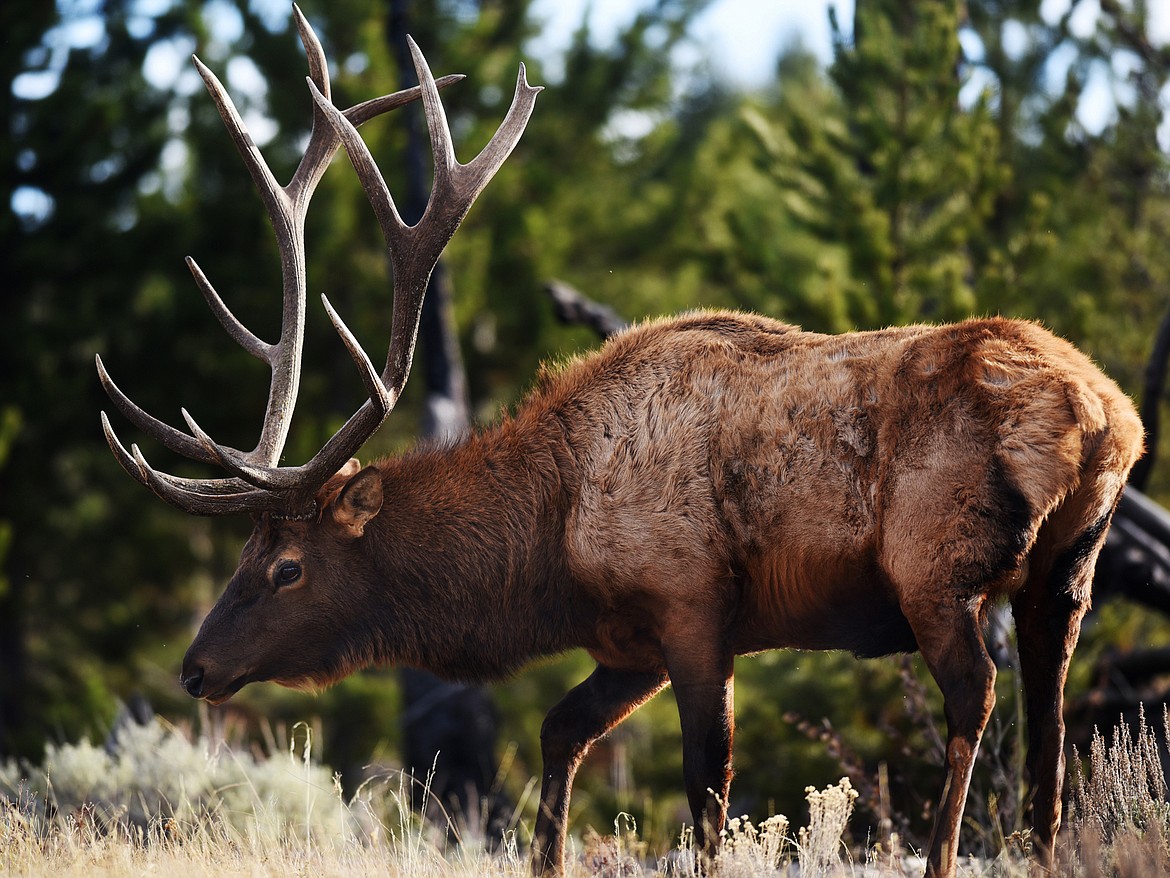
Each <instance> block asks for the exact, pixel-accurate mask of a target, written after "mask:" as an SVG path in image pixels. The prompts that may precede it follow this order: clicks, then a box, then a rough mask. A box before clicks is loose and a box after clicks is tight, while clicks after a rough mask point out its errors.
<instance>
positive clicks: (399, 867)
mask: <svg viewBox="0 0 1170 878" xmlns="http://www.w3.org/2000/svg"><path fill="white" fill-rule="evenodd" d="M1163 725H1164V726H1166V727H1167V728H1166V731H1167V732H1170V715H1167V714H1165V713H1164V715H1163ZM1085 761H1086V763H1087V766H1086V767H1085V768H1084V769H1083V770H1082V768H1081V767H1080V761H1079V760H1077V761H1076V767H1075V768H1074V772H1073V777H1072V782H1071V786H1072V789H1071V792H1070V808H1069V814H1068V820H1067V821H1066V822H1067V824H1068V830H1067V831H1066V833H1065V835H1064V836H1063V838H1062V846H1061V849H1060V855H1061V865H1060V867H1059V873H1060V874H1062V875H1078V876H1085V878H1098V876H1102V878H1104V876H1117V878H1146V876H1154V875H1167V874H1170V847H1168V844H1167V839H1170V805H1167V802H1166V793H1167V790H1166V783H1165V779H1164V776H1163V773H1162V765H1161V761H1160V758H1159V753H1158V746H1157V742H1156V738H1155V735H1154V734H1153V731H1152V730H1151V729H1150V728H1149V727H1147V725H1146V724H1145V721H1144V718H1143V721H1142V723H1141V725H1140V727H1139V728H1138V729H1137V730H1136V731H1135V732H1131V731H1130V730H1128V729H1126V728H1124V727H1122V728H1119V729H1117V730H1115V731H1114V733H1113V735H1112V738H1111V740H1109V741H1106V739H1105V738H1104V737H1102V736H1098V737H1097V738H1096V739H1095V740H1094V742H1093V745H1092V747H1091V752H1090V753H1089V754H1088V758H1087V760H1085ZM856 796H857V794H856V793H855V792H854V790H853V788H852V786H851V784H850V782H849V780H848V779H844V778H843V779H842V780H841V781H840V782H839V783H837V784H835V785H833V786H830V787H828V788H826V789H823V790H814V789H812V788H810V789H809V790H808V791H807V798H808V804H809V814H810V816H809V820H808V824H807V825H806V826H803V827H800V828H795V827H793V826H791V825H790V823H789V821H788V820H787V819H786V818H784V817H782V816H775V817H772V818H769V819H768V820H766V821H764V822H763V823H762V824H760V825H754V824H752V823H751V822H749V821H748V820H747V819H746V818H735V819H732V820H731V821H729V825H728V828H727V831H726V833H725V837H724V843H723V848H722V851H721V853H720V855H719V860H718V862H717V866H716V870H715V872H716V874H718V875H720V876H728V878H749V876H751V878H755V876H772V875H790V874H799V875H801V876H830V875H838V874H847V875H867V876H887V875H889V876H894V875H920V874H921V873H922V869H923V863H922V861H921V860H920V859H919V858H917V857H915V856H914V855H913V852H912V851H907V850H906V849H905V848H904V847H903V846H902V845H901V844H900V843H899V841H898V839H897V838H896V837H894V838H891V839H887V840H885V842H884V844H881V845H878V844H872V845H870V846H869V847H868V848H854V849H853V850H849V849H847V848H846V846H845V844H844V843H843V842H842V836H843V834H844V833H845V831H846V828H847V825H848V822H849V818H850V815H851V813H852V809H853V803H854V801H855V799H856ZM408 799H409V797H408V796H406V794H405V789H404V781H403V779H402V778H401V777H398V776H389V777H382V778H378V779H374V780H371V781H370V782H368V783H366V784H365V785H363V787H362V788H361V789H359V791H358V792H357V794H356V795H354V796H352V797H349V798H348V799H347V798H346V797H344V796H343V795H342V793H341V791H340V787H339V785H338V783H337V781H336V779H335V778H334V777H332V776H331V775H330V774H329V773H328V771H327V770H326V769H324V768H323V767H322V766H320V765H317V764H315V763H314V762H313V761H312V758H311V741H310V736H309V735H308V733H307V730H305V729H301V730H300V734H299V736H298V737H297V738H295V739H294V744H293V745H292V746H290V749H289V751H288V752H287V753H283V752H282V753H277V754H272V755H270V756H268V757H266V758H262V757H258V756H256V755H254V754H251V753H249V752H246V751H241V750H239V749H238V748H231V747H227V746H226V745H224V744H223V742H222V741H221V742H212V741H209V740H208V739H206V738H204V737H199V736H194V737H193V736H190V735H187V734H183V733H181V732H180V731H178V730H175V729H172V728H168V727H167V726H165V725H164V724H162V723H159V722H157V721H156V722H154V723H152V724H151V725H149V726H144V727H143V726H134V725H128V726H126V727H125V728H123V729H122V731H121V732H119V734H118V735H117V736H116V738H115V739H114V740H113V742H112V743H111V746H109V747H101V748H99V747H94V746H91V745H89V744H88V743H82V744H78V745H69V746H63V747H53V746H50V747H49V748H47V751H46V756H45V760H44V762H43V764H42V765H41V766H27V765H24V766H18V765H15V764H13V763H8V764H6V765H0V875H14V876H48V875H52V876H58V875H78V876H80V875H85V876H128V875H135V876H138V875H149V874H159V875H167V874H173V875H180V874H181V875H184V876H186V875H192V876H203V875H206V876H217V878H218V876H236V875H239V876H267V875H272V876H277V875H279V876H289V875H313V876H334V875H336V876H360V875H381V876H385V875H391V876H399V875H401V876H420V878H431V876H434V878H440V876H442V878H448V876H471V875H476V876H478V875H485V876H526V875H528V861H527V855H526V852H525V844H524V842H525V840H526V837H527V836H526V834H525V833H526V827H525V826H524V825H523V824H522V822H520V821H519V820H516V821H514V825H513V828H512V830H510V831H509V832H508V833H507V834H505V836H504V837H503V838H502V839H499V840H496V843H494V844H493V845H492V846H491V847H492V848H493V850H492V851H491V852H489V851H488V850H487V846H486V845H485V844H484V841H483V839H476V838H474V837H468V836H467V833H465V839H466V840H465V841H464V842H462V843H460V842H458V841H454V842H452V841H450V840H449V836H448V834H447V833H446V832H445V831H440V830H438V829H436V828H435V827H433V826H427V825H423V824H421V823H420V822H419V821H418V820H417V819H416V818H415V817H414V816H413V815H412V814H411V813H410V811H409V809H407V808H406V807H404V803H406V802H407V801H408ZM607 830H608V828H607ZM472 835H474V833H472ZM1024 848H1026V839H1025V838H1016V839H1011V840H1005V841H1004V844H1003V845H1002V849H1001V852H1000V854H999V855H998V856H997V857H995V858H993V859H990V860H985V861H982V862H975V861H966V862H962V863H961V866H960V874H961V875H964V876H1007V878H1012V876H1021V878H1023V876H1025V875H1027V874H1028V867H1027V861H1026V859H1025V857H1024V856H1023V855H1022V853H1023V849H1024ZM692 874H694V860H693V855H692V854H691V852H690V851H689V848H688V846H687V844H686V837H685V833H684V834H683V835H682V837H681V839H680V844H679V845H678V846H677V847H676V848H675V849H674V850H672V851H670V852H669V853H668V854H667V855H665V856H660V857H654V856H650V855H649V854H648V849H647V846H646V845H645V843H644V842H642V841H641V840H640V839H639V838H638V835H637V827H635V826H634V825H633V822H632V819H631V818H628V817H627V816H625V815H619V817H618V818H617V819H616V820H615V822H614V826H613V828H612V832H608V831H607V833H606V834H604V835H602V834H598V833H596V832H593V831H592V830H587V831H586V833H585V834H584V836H583V837H582V838H578V839H575V840H574V847H573V851H572V856H571V866H570V875H574V876H605V878H619V876H644V875H692Z"/></svg>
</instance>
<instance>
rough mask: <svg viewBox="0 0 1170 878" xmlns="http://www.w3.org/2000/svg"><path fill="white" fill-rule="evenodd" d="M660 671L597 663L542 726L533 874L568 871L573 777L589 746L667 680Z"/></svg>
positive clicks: (648, 697)
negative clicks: (568, 839) (568, 841)
mask: <svg viewBox="0 0 1170 878" xmlns="http://www.w3.org/2000/svg"><path fill="white" fill-rule="evenodd" d="M666 683H667V679H666V675H665V674H663V673H661V672H659V671H648V672H645V673H637V672H632V671H618V670H614V669H612V668H607V667H605V666H604V665H598V666H597V667H596V668H595V669H594V671H593V673H592V674H590V675H589V676H588V677H587V678H586V679H585V680H584V681H582V682H581V683H580V684H579V685H577V686H576V687H574V688H573V689H571V690H570V691H569V693H568V694H567V695H565V697H564V698H562V699H561V700H560V701H559V702H558V703H557V704H556V706H555V707H553V709H552V710H550V711H549V713H548V716H546V717H545V719H544V724H543V725H542V726H541V729H540V749H541V758H542V760H543V764H544V767H543V779H542V781H541V787H540V807H539V810H538V811H537V815H536V828H535V831H534V837H533V842H532V871H533V874H535V875H559V874H562V873H563V871H564V859H565V833H566V831H567V828H568V822H569V796H570V794H571V792H572V789H573V777H574V776H575V775H576V773H577V767H578V766H579V765H580V764H581V760H582V759H584V758H585V754H586V753H587V752H588V751H589V748H590V746H591V745H592V744H593V742H594V741H596V740H597V739H598V738H600V737H602V736H603V735H604V734H605V733H606V732H608V731H609V730H610V729H612V728H613V727H614V726H616V725H617V724H618V723H620V722H621V721H622V720H623V719H625V718H626V717H627V716H629V715H630V714H631V713H633V712H634V711H635V710H636V709H637V708H638V707H640V706H641V705H642V704H644V703H645V702H646V701H648V700H649V699H650V698H651V697H653V696H654V695H655V694H656V693H658V692H659V691H660V690H661V689H662V688H663V687H665V686H666Z"/></svg>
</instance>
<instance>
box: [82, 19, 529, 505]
mask: <svg viewBox="0 0 1170 878" xmlns="http://www.w3.org/2000/svg"><path fill="white" fill-rule="evenodd" d="M293 12H294V18H295V20H296V23H297V29H298V31H299V33H300V37H301V42H302V44H303V45H304V47H305V53H306V55H307V57H308V66H309V76H308V77H307V79H308V83H309V90H310V93H311V94H312V97H313V127H312V132H311V134H310V136H309V143H308V146H307V147H306V149H305V153H304V155H303V156H302V158H301V161H300V164H299V165H298V167H297V169H296V172H295V173H294V174H293V176H292V179H291V180H290V181H289V183H288V185H287V186H283V187H282V186H280V185H279V184H278V183H277V181H276V179H275V177H274V176H273V174H272V172H271V170H270V169H269V167H268V165H267V163H266V162H265V161H264V158H263V156H262V155H261V154H260V151H259V150H258V149H257V148H256V145H255V143H254V142H253V140H252V138H251V136H250V134H249V133H248V129H247V126H246V125H245V124H244V121H243V119H242V118H241V117H240V114H239V112H238V111H237V110H236V108H235V105H234V104H233V103H232V101H231V98H230V97H229V96H228V94H227V92H226V90H225V89H224V88H223V86H222V84H221V83H220V82H219V80H218V79H217V78H216V76H215V74H214V73H212V72H211V71H210V70H209V69H208V68H207V67H206V66H204V65H203V64H202V62H200V61H199V59H198V58H194V59H193V60H194V63H195V66H196V69H197V70H198V71H199V74H200V76H201V77H202V78H203V81H204V83H205V84H206V86H207V89H208V91H209V92H210V94H211V96H212V99H213V100H214V101H215V104H216V107H217V109H218V110H219V113H220V116H221V118H222V119H223V121H224V125H225V126H226V127H227V129H228V133H229V134H230V136H231V138H232V141H233V142H234V143H235V145H236V149H237V151H238V152H239V153H240V156H241V158H242V159H243V161H244V164H245V166H246V167H247V168H248V172H249V174H250V175H251V176H252V180H253V181H254V182H255V184H256V188H257V190H258V191H259V193H260V197H261V199H262V201H263V202H264V205H265V209H266V210H267V212H268V217H269V220H270V222H271V223H272V227H273V230H274V233H275V235H276V240H277V247H278V249H279V251H280V258H281V274H282V277H283V314H282V318H281V332H280V338H279V339H278V341H277V342H276V343H274V344H270V343H267V342H265V341H263V340H261V339H260V338H259V337H257V336H256V335H255V334H253V333H252V332H251V331H250V330H249V329H248V328H247V327H245V326H244V325H243V324H242V323H241V322H240V321H239V320H237V319H236V317H235V315H233V314H232V312H231V310H230V309H229V308H228V307H227V305H226V304H225V303H224V302H223V300H222V299H221V298H220V296H219V294H218V293H217V292H216V291H215V288H214V287H213V286H212V284H211V282H210V281H209V280H208V279H207V277H206V276H205V275H204V273H203V272H202V271H201V270H200V268H199V266H198V265H197V264H196V263H195V261H194V260H193V259H190V258H188V259H187V265H188V268H189V269H190V270H191V273H192V275H193V277H194V278H195V283H196V285H197V286H198V287H199V290H200V292H201V293H202V294H203V296H204V298H205V299H206V300H207V303H208V306H209V307H210V308H211V310H212V312H213V313H214V314H215V316H216V317H217V319H218V320H219V321H220V323H221V324H222V325H223V327H224V329H225V330H226V331H227V333H228V334H229V335H230V336H231V337H232V338H233V339H234V340H235V341H236V343H237V344H239V345H240V346H241V347H242V348H244V350H246V351H248V353H250V354H251V355H252V356H254V357H256V358H257V359H260V360H262V361H263V362H265V363H267V364H268V365H269V367H270V369H271V371H272V379H271V383H270V388H269V395H268V404H267V407H266V410H265V415H264V422H263V425H262V428H261V433H260V438H259V440H258V442H257V444H256V447H255V448H254V449H253V450H251V451H248V452H243V451H238V450H236V449H234V448H229V447H227V446H224V445H220V444H218V443H216V442H215V441H214V440H213V439H212V438H211V437H210V436H209V435H208V434H207V433H206V432H204V431H203V430H202V429H201V428H200V427H199V425H198V424H197V423H196V421H195V419H194V418H193V417H192V416H191V415H190V414H189V413H188V412H187V411H186V410H185V409H184V410H183V412H182V414H183V418H184V420H185V421H186V423H187V427H188V429H189V430H190V433H184V432H183V431H181V430H177V429H175V428H174V427H171V426H170V425H168V424H166V423H164V422H162V421H160V420H158V419H157V418H155V417H153V416H152V415H150V414H148V413H147V412H145V411H144V410H142V409H141V408H139V407H138V406H137V405H135V403H134V402H133V401H131V400H130V398H129V397H128V396H126V395H125V394H124V393H123V392H122V391H121V390H120V389H119V388H118V386H117V385H116V384H115V383H114V381H113V379H112V378H111V377H110V375H109V373H108V372H107V371H106V368H105V366H104V364H103V363H102V361H101V357H100V356H99V357H97V358H96V363H97V371H98V377H99V379H100V380H101V383H102V386H103V387H104V388H105V390H106V393H107V394H108V395H109V397H110V399H111V400H112V401H113V403H114V405H115V407H116V408H117V409H118V410H119V411H120V412H122V414H123V415H125V417H126V418H127V419H128V420H129V421H130V422H131V423H133V424H134V425H135V426H137V427H138V428H139V429H140V430H142V431H143V432H144V433H146V434H147V435H148V436H151V437H152V438H154V439H156V440H158V441H159V442H161V443H162V444H163V445H164V446H165V447H167V448H169V449H170V450H172V451H174V452H176V453H178V454H181V455H183V456H185V457H189V458H191V459H193V460H198V461H201V462H203V463H211V464H216V465H218V466H221V467H223V468H224V469H226V470H227V471H228V472H229V473H231V474H232V475H231V477H230V478H219V479H185V478H180V477H177V476H172V475H169V474H167V473H163V472H159V471H158V470H155V469H154V468H152V467H151V466H150V465H149V464H148V463H147V461H146V458H145V457H144V456H143V454H142V452H141V451H140V450H139V448H138V447H137V446H136V445H132V446H131V448H130V450H127V449H126V448H125V446H124V445H123V444H122V443H121V441H120V440H119V439H118V437H117V435H116V434H115V433H114V431H113V428H112V427H111V426H110V422H109V418H108V417H107V416H106V414H105V412H103V413H102V430H103V432H104V433H105V436H106V441H107V442H108V443H109V445H110V448H111V450H112V451H113V452H114V456H115V457H116V458H117V460H118V462H119V463H120V464H121V465H122V467H123V469H125V470H126V472H128V473H129V474H130V475H131V476H133V477H134V478H135V479H136V480H138V481H139V482H141V483H142V484H144V485H146V486H147V487H148V488H150V489H151V490H152V491H154V492H155V493H156V494H157V495H158V496H160V497H161V498H162V499H164V500H166V501H167V502H168V503H171V504H172V505H174V506H177V507H178V508H180V509H183V510H184V511H186V512H189V513H192V514H197V515H221V514H227V513H234V512H272V513H276V514H280V515H285V516H300V515H311V514H313V512H314V509H315V501H314V495H315V494H316V492H317V490H318V489H319V488H320V487H321V485H323V484H324V483H325V481H326V480H327V479H328V478H329V477H330V476H332V475H333V474H334V473H335V472H337V470H338V469H339V468H340V467H341V465H342V464H344V462H345V461H346V460H348V459H349V457H351V456H352V455H353V454H354V453H355V452H356V451H357V450H358V448H360V446H361V445H362V444H363V443H364V442H365V441H366V440H367V439H368V438H369V437H370V436H371V435H373V433H374V432H376V431H377V429H378V427H380V426H381V424H382V423H383V422H384V421H385V419H386V417H387V416H388V415H389V413H390V411H391V410H392V409H393V407H394V404H395V403H396V402H397V400H398V397H399V396H400V395H401V393H402V388H403V386H404V385H405V383H406V378H407V375H408V373H409V371H410V363H411V359H412V357H413V353H414V345H415V338H416V336H417V333H418V324H419V317H420V315H421V312H422V300H423V295H424V294H425V291H426V287H427V282H428V280H429V278H430V274H431V271H432V270H433V269H434V266H435V264H436V263H437V262H438V259H439V255H440V254H441V253H442V251H443V248H444V247H445V246H446V244H447V242H448V241H449V240H450V239H451V236H452V235H454V233H455V230H456V229H457V228H458V226H459V223H460V222H461V221H462V219H463V217H464V216H465V215H466V214H467V211H468V210H469V209H470V207H471V204H472V203H473V202H474V201H475V198H476V197H477V196H478V195H479V193H480V192H481V191H482V190H483V188H484V186H486V185H487V182H488V181H489V180H490V179H491V177H492V176H493V175H494V174H495V172H496V171H497V170H498V169H499V167H500V165H501V164H502V163H503V162H504V160H505V159H506V158H507V157H508V155H509V154H510V153H511V151H512V149H513V148H514V147H515V145H516V143H517V142H518V140H519V138H520V135H521V134H522V133H523V131H524V127H525V125H526V124H527V122H528V119H529V117H530V116H531V114H532V109H533V106H534V105H535V98H536V94H537V93H538V92H539V91H540V90H541V89H540V88H539V87H533V86H530V85H528V82H527V80H526V79H525V71H524V65H523V64H521V65H520V73H519V76H518V79H517V83H516V94H515V96H514V98H513V101H512V106H511V107H510V108H509V110H508V113H507V115H506V116H505V118H504V121H503V123H502V124H501V125H500V128H499V130H498V131H497V132H496V134H495V135H494V136H493V137H492V139H491V141H490V142H489V143H488V145H487V146H486V147H484V149H483V151H482V152H481V153H480V154H479V155H478V156H476V158H475V159H473V160H472V161H471V162H470V163H469V164H467V165H462V164H460V163H459V162H458V161H457V160H456V159H455V153H454V148H453V146H452V143H451V133H450V129H449V127H448V125H447V118H446V115H445V114H444V112H443V108H442V104H441V102H440V101H439V89H441V88H443V87H445V86H447V85H450V84H452V83H454V82H458V81H459V80H461V79H463V78H464V77H462V76H444V77H442V78H440V79H438V80H436V79H435V78H434V76H433V75H432V74H431V71H430V68H429V67H428V66H427V63H426V61H425V59H424V58H423V56H422V53H421V52H420V51H419V49H418V46H417V45H415V43H414V41H413V40H410V50H411V54H412V56H413V58H414V65H415V70H416V72H417V73H418V77H419V83H420V85H419V86H418V87H416V88H410V89H405V90H403V91H399V92H396V93H394V94H391V95H385V96H383V97H380V98H375V99H374V100H371V101H366V102H365V103H362V104H358V105H356V106H354V107H351V108H349V109H348V110H344V111H343V110H339V109H338V108H337V107H335V106H334V105H333V103H332V101H331V97H330V83H329V73H328V66H327V63H326V60H325V54H324V51H323V50H322V48H321V44H320V42H319V41H318V39H317V37H316V34H314V33H313V29H312V28H311V27H310V26H309V23H308V21H307V20H306V19H305V17H304V15H302V13H301V11H300V9H298V8H297V7H296V6H295V5H294V6H293ZM419 98H421V99H422V101H423V107H424V110H425V113H426V119H427V128H428V130H429V132H430V136H431V145H432V150H433V151H434V153H435V181H434V186H433V189H432V192H431V197H430V200H429V201H428V203H427V209H426V212H425V213H424V214H423V217H422V219H421V220H420V221H419V222H418V223H417V224H416V225H414V226H407V225H406V224H405V223H404V222H403V221H402V219H401V217H400V216H399V214H398V211H397V208H396V207H395V206H394V201H393V198H392V197H391V195H390V192H389V190H388V189H387V187H386V184H385V181H384V180H383V178H382V175H381V173H380V172H379V171H378V168H377V165H376V164H375V163H374V161H373V158H372V157H371V156H370V152H369V149H368V148H367V147H366V145H365V143H364V142H363V141H362V139H361V137H360V136H359V135H358V133H357V127H358V126H359V125H361V124H362V123H364V122H366V121H368V120H369V119H371V118H373V117H374V116H377V115H380V114H381V113H385V112H388V111H389V110H392V109H395V108H397V107H400V106H403V105H404V104H407V103H409V102H411V101H413V100H416V99H419ZM342 144H344V145H345V148H346V152H347V154H348V155H349V157H350V161H351V162H352V164H353V166H354V168H355V170H356V171H357V174H358V177H359V179H360V180H361V183H362V187H363V189H364V190H365V192H366V194H367V197H368V198H369V199H370V201H371V203H372V204H373V206H374V211H375V213H376V215H377V217H378V222H379V224H380V226H381V228H382V234H383V236H384V238H385V240H386V246H387V250H388V252H389V256H390V260H391V264H392V266H393V271H394V305H393V316H392V325H391V338H390V349H389V351H388V353H387V356H386V366H385V368H384V369H383V371H382V372H381V373H378V371H377V370H376V368H375V367H374V366H373V364H372V362H371V361H370V359H369V357H368V356H366V354H365V352H364V351H363V350H362V348H361V346H360V345H359V344H358V342H357V340H356V339H355V338H354V336H353V334H352V333H351V332H350V331H349V329H348V328H347V327H346V326H345V323H344V322H343V321H342V320H341V318H340V317H339V316H338V314H337V312H336V311H335V310H334V309H333V307H332V306H331V305H330V304H329V301H328V299H326V298H325V297H324V296H322V301H323V303H324V306H325V310H326V313H327V314H328V316H329V319H330V321H331V322H332V323H333V326H334V328H335V329H336V331H337V333H338V335H339V336H340V337H341V339H342V342H343V343H344V344H345V347H346V349H347V350H348V351H349V354H350V357H351V358H352V359H353V361H354V364H355V365H356V366H357V369H358V372H359V374H360V376H361V379H362V383H363V385H364V386H365V388H366V393H367V396H368V397H369V398H368V400H367V401H366V402H365V403H364V404H363V405H362V406H361V408H359V409H358V411H357V412H356V413H355V414H354V415H353V416H352V417H351V418H350V419H349V421H347V422H346V424H345V425H344V426H343V427H342V428H341V430H339V431H338V432H337V433H336V434H335V435H334V436H333V437H332V438H331V439H330V440H329V441H328V442H327V443H326V444H325V445H324V447H323V448H322V449H321V450H320V451H319V452H318V453H317V454H316V455H315V456H314V457H313V459H312V460H310V461H309V462H308V463H306V464H304V465H303V466H298V467H281V466H279V460H280V455H281V452H282V451H283V449H284V444H285V441H286V439H287V436H288V429H289V424H290V421H291V418H292V412H293V408H294V406H295V404H296V397H297V390H298V387H299V384H300V367H301V351H302V347H303V343H304V321H305V298H306V295H305V289H306V280H305V277H306V276H305V244H304V226H305V215H306V213H307V211H308V206H309V201H310V200H311V198H312V195H313V192H314V190H315V189H316V186H317V184H318V182H319V181H320V179H321V177H322V175H323V174H324V173H325V169H326V167H327V166H328V164H329V161H330V159H332V157H333V156H334V154H335V153H336V152H337V149H338V147H339V146H341V145H342Z"/></svg>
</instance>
